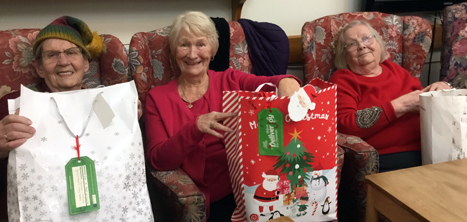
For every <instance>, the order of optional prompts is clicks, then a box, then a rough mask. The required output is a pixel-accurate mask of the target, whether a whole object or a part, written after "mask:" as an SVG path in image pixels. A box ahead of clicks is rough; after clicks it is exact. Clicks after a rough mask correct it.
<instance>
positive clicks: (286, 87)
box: [277, 78, 300, 96]
mask: <svg viewBox="0 0 467 222" xmlns="http://www.w3.org/2000/svg"><path fill="white" fill-rule="evenodd" d="M278 87H279V89H278V92H277V93H278V94H279V95H277V96H292V95H293V94H294V92H298V90H300V84H299V83H298V82H297V80H295V79H294V78H283V79H281V81H279V86H278Z"/></svg>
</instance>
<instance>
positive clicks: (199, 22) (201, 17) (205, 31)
mask: <svg viewBox="0 0 467 222" xmlns="http://www.w3.org/2000/svg"><path fill="white" fill-rule="evenodd" d="M182 29H184V30H185V31H187V32H191V33H193V34H194V35H196V36H205V37H206V38H207V39H208V41H209V43H210V45H211V52H212V53H211V54H212V56H214V55H216V53H217V49H218V48H219V40H218V39H219V35H218V34H217V30H216V26H215V25H214V22H213V21H212V20H211V19H210V18H209V17H208V16H207V15H206V14H204V13H202V12H197V11H187V12H185V13H183V14H181V15H179V16H177V18H175V20H174V22H173V24H172V30H171V31H170V34H169V44H170V50H171V51H172V52H173V53H174V52H175V50H176V48H177V41H178V39H179V38H180V31H181V30H182Z"/></svg>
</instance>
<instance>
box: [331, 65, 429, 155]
mask: <svg viewBox="0 0 467 222" xmlns="http://www.w3.org/2000/svg"><path fill="white" fill-rule="evenodd" d="M381 67H382V68H383V72H382V73H381V75H379V76H376V77H365V76H361V75H357V74H355V73H353V72H352V71H350V70H348V69H344V70H337V71H336V72H334V74H333V75H332V76H331V78H330V79H329V80H330V81H331V82H334V83H336V84H337V130H338V131H339V132H341V133H345V134H350V135H355V136H359V137H360V138H362V139H363V140H365V141H366V142H367V143H368V144H370V145H372V146H373V147H374V148H375V149H376V150H378V153H379V154H389V153H397V152H404V151H419V150H420V149H421V148H420V147H421V145H420V115H419V113H418V112H412V113H406V114H404V115H403V116H401V117H400V118H397V116H396V112H395V111H394V107H393V106H392V105H391V100H394V99H396V98H398V97H400V96H402V95H404V94H407V93H409V92H412V91H414V90H421V89H423V87H422V86H421V84H420V81H419V80H418V78H415V77H412V76H411V75H410V74H409V72H407V70H405V69H403V68H402V67H400V66H399V65H397V64H395V63H393V62H391V61H384V62H383V63H382V64H381ZM373 106H376V107H380V108H382V109H383V112H382V113H381V116H380V117H379V119H378V121H377V122H376V123H375V124H374V125H373V126H371V127H369V128H367V129H362V128H360V127H359V126H358V125H357V123H356V118H357V116H356V114H355V113H356V112H357V110H363V109H365V108H371V107H373Z"/></svg>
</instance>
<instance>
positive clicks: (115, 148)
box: [8, 81, 153, 222]
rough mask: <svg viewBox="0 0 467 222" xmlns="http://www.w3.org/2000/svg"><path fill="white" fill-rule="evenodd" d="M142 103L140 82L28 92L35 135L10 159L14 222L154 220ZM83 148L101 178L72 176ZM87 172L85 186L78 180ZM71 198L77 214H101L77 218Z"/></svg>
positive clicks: (25, 102) (23, 107)
mask: <svg viewBox="0 0 467 222" xmlns="http://www.w3.org/2000/svg"><path fill="white" fill-rule="evenodd" d="M106 104H107V105H106ZM137 104H138V97H137V91H136V87H135V84H134V82H133V81H132V82H128V83H122V84H118V85H113V86H108V87H105V88H96V89H84V90H77V91H72V92H62V93H38V92H33V91H31V90H29V89H27V88H26V87H22V88H21V96H20V115H22V116H25V117H27V118H29V119H31V121H32V122H33V124H32V126H33V127H34V128H35V129H36V133H35V135H34V136H33V137H32V138H30V139H29V140H28V141H27V142H26V143H25V144H24V145H22V146H20V147H18V148H17V149H15V150H13V151H11V152H10V155H9V160H8V215H9V221H12V222H13V221H53V222H62V221H89V222H91V221H92V222H95V221H144V222H147V221H153V214H152V210H151V203H150V200H149V194H148V190H147V186H146V177H145V175H146V173H145V162H144V161H145V160H144V153H143V152H144V151H143V142H142V137H141V131H140V128H139V124H138V119H137V118H138V117H137ZM112 113H113V114H112ZM113 115H114V117H113V118H112V116H113ZM76 135H79V138H78V140H77V139H76ZM78 144H79V145H78ZM76 147H79V157H80V158H81V159H80V161H79V162H81V160H84V158H85V157H88V158H89V159H90V160H92V161H93V162H94V167H95V171H94V172H95V173H92V172H93V171H89V169H90V167H88V171H86V169H87V168H84V171H79V170H78V171H77V170H75V169H78V168H77V167H75V168H73V172H72V173H73V174H72V175H73V177H69V176H68V174H67V175H66V174H65V165H67V163H69V162H70V160H71V159H72V158H77V157H78V150H77V149H76ZM80 172H81V174H82V175H84V179H83V180H78V179H76V178H75V176H76V175H78V173H80ZM90 172H91V173H90ZM75 173H76V174H75ZM81 174H79V175H81ZM91 174H93V175H94V176H95V181H97V182H96V183H97V189H96V190H93V192H95V195H92V197H91V196H90V195H88V194H89V192H90V191H87V190H86V189H88V187H91V183H92V181H87V179H86V178H90V177H89V175H91ZM86 176H88V177H86ZM70 178H73V179H70ZM67 180H69V181H67ZM83 181H84V182H83ZM87 182H89V184H88V183H87ZM68 183H69V184H68ZM67 184H68V185H67ZM80 184H84V185H82V186H83V187H82V188H83V189H81V190H80V189H79V186H81V185H80ZM85 188H86V189H85ZM68 189H73V192H67V190H68ZM83 190H84V191H83ZM88 190H90V188H89V189H88ZM79 192H81V193H79ZM70 193H71V194H73V195H74V196H73V197H75V199H76V200H75V201H71V203H72V204H73V205H76V207H81V206H88V207H90V206H93V207H95V208H96V209H97V210H96V209H93V211H90V212H84V213H79V214H76V215H71V214H70V209H71V208H70V207H69V204H70V201H69V200H68V199H69V195H70ZM80 198H81V199H80ZM83 198H84V199H83ZM78 199H79V200H78Z"/></svg>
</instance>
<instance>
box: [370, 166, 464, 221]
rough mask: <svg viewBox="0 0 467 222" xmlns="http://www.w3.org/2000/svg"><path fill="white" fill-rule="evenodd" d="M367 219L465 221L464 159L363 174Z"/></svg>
mask: <svg viewBox="0 0 467 222" xmlns="http://www.w3.org/2000/svg"><path fill="white" fill-rule="evenodd" d="M366 179H367V182H368V194H367V205H366V221H367V222H373V221H375V222H376V221H378V212H380V213H381V214H383V215H384V216H386V217H387V218H388V219H389V220H391V221H392V222H398V221H404V222H409V221H467V159H463V160H455V161H450V162H445V163H439V164H432V165H425V166H421V167H414V168H409V169H404V170H397V171H391V172H386V173H380V174H373V175H369V176H367V177H366Z"/></svg>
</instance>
